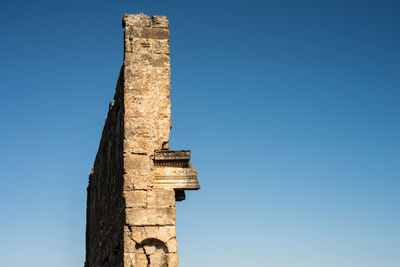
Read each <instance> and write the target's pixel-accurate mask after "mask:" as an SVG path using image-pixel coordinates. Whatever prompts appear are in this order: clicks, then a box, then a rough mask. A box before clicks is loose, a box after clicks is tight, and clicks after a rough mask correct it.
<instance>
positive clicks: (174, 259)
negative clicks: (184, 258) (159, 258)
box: [168, 253, 178, 267]
mask: <svg viewBox="0 0 400 267" xmlns="http://www.w3.org/2000/svg"><path fill="white" fill-rule="evenodd" d="M168 267H178V254H176V253H168Z"/></svg>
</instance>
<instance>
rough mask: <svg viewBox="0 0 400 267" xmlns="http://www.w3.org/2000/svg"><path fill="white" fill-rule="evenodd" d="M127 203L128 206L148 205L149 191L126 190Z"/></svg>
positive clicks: (143, 206) (142, 206)
mask: <svg viewBox="0 0 400 267" xmlns="http://www.w3.org/2000/svg"><path fill="white" fill-rule="evenodd" d="M124 197H125V205H126V207H127V208H139V207H141V208H145V207H146V205H147V191H145V190H132V191H124Z"/></svg>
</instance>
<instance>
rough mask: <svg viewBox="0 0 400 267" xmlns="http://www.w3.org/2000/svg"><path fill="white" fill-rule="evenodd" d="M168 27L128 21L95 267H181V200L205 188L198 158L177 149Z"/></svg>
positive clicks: (92, 234)
mask: <svg viewBox="0 0 400 267" xmlns="http://www.w3.org/2000/svg"><path fill="white" fill-rule="evenodd" d="M168 23H169V22H168V18H167V17H164V16H154V17H152V19H150V18H149V17H148V16H146V15H144V14H137V15H125V16H124V17H123V19H122V25H123V27H124V28H125V34H124V63H123V66H122V68H121V72H120V76H119V79H118V82H117V89H116V93H115V96H114V101H113V102H111V104H110V107H109V113H108V116H107V119H106V122H105V126H104V130H103V135H102V138H101V141H100V147H99V151H98V153H97V155H96V160H95V164H94V167H93V171H92V173H91V174H90V176H89V186H88V200H87V229H86V262H85V265H86V266H87V267H99V266H139V267H142V266H143V267H152V266H154V267H156V266H157V267H164V266H165V267H166V266H168V267H175V266H178V256H177V242H176V217H175V201H176V200H178V201H180V200H184V199H185V194H184V190H196V189H199V188H200V186H199V183H198V181H197V173H196V170H195V169H194V168H193V167H192V165H191V163H190V162H189V160H190V151H188V150H183V151H172V150H169V133H170V128H171V102H170V93H171V87H170V56H169V29H168Z"/></svg>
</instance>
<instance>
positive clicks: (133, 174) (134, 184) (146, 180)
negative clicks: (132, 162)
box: [124, 170, 154, 191]
mask: <svg viewBox="0 0 400 267" xmlns="http://www.w3.org/2000/svg"><path fill="white" fill-rule="evenodd" d="M142 173H145V171H143V170H130V171H129V173H126V174H125V175H124V190H125V191H131V190H135V189H136V190H147V189H148V188H149V187H150V186H152V185H153V180H154V177H153V176H150V175H149V176H147V175H142Z"/></svg>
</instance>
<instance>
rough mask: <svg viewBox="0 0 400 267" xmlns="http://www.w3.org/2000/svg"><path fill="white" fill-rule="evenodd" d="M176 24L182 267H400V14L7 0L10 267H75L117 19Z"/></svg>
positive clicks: (1, 159) (378, 7)
mask: <svg viewBox="0 0 400 267" xmlns="http://www.w3.org/2000/svg"><path fill="white" fill-rule="evenodd" d="M141 12H143V13H146V14H148V15H166V16H168V17H169V18H170V30H171V57H172V60H171V62H172V108H173V111H172V112H173V129H172V132H171V139H170V144H171V149H191V150H192V162H193V164H194V166H195V167H196V168H197V169H198V174H199V180H200V183H201V186H202V189H201V190H200V191H195V192H188V193H187V200H186V201H184V202H181V203H178V204H177V231H178V232H177V233H178V247H179V256H180V262H181V266H183V267H214V266H215V267H219V266H221V267H239V266H240V267H258V266H268V267H399V266H400V253H399V251H400V227H399V225H400V124H399V119H400V104H399V103H400V75H399V72H400V16H399V12H400V2H399V1H382V0H381V1H349V0H347V1H327V0H323V1H309V0H302V1H286V0H280V1H249V0H248V1H165V0H164V1H99V0H97V1H72V0H69V1H54V0H53V1H40V0H38V1H20V0H1V1H0V36H1V37H0V38H1V39H0V40H1V42H0V98H1V100H2V103H1V107H2V116H1V118H2V122H1V131H0V149H1V150H0V151H1V153H0V171H1V173H0V207H1V219H0V251H1V255H2V256H1V257H0V266H2V267H19V266H29V267H74V266H83V262H84V253H85V246H84V244H85V208H86V207H85V205H86V186H87V183H88V174H89V172H90V169H91V167H92V164H93V161H94V157H95V154H96V151H97V149H98V145H99V140H100V135H101V131H102V128H103V124H104V118H105V116H106V113H107V110H108V103H109V101H110V100H112V97H113V95H114V90H115V84H116V81H117V76H118V73H119V68H120V66H121V64H122V58H123V51H122V48H123V39H122V38H123V29H122V27H121V17H122V15H123V14H124V13H141Z"/></svg>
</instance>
